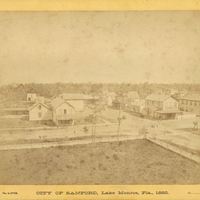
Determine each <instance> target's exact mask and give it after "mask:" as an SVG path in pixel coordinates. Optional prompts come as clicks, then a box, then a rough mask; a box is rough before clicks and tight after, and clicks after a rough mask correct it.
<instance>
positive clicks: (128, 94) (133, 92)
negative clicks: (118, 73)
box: [127, 91, 139, 99]
mask: <svg viewBox="0 0 200 200" xmlns="http://www.w3.org/2000/svg"><path fill="white" fill-rule="evenodd" d="M127 96H128V97H129V98H134V99H139V94H138V92H137V91H130V92H128V93H127Z"/></svg>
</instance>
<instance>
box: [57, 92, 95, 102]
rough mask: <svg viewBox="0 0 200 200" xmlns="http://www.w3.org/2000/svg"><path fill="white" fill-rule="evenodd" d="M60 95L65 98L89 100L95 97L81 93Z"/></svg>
mask: <svg viewBox="0 0 200 200" xmlns="http://www.w3.org/2000/svg"><path fill="white" fill-rule="evenodd" d="M59 97H62V98H63V99H65V100H89V99H94V97H92V96H90V95H86V94H81V93H63V94H60V95H59Z"/></svg>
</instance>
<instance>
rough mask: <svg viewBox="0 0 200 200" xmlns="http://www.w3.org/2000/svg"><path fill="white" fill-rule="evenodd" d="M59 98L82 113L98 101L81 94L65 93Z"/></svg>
mask: <svg viewBox="0 0 200 200" xmlns="http://www.w3.org/2000/svg"><path fill="white" fill-rule="evenodd" d="M58 97H59V98H61V99H64V100H65V101H67V102H68V103H69V104H70V105H72V106H73V107H74V109H75V110H76V111H82V110H83V109H84V107H85V105H87V104H88V103H91V102H93V101H95V100H96V98H95V97H92V96H90V95H86V94H80V93H64V94H60V95H59V96H58Z"/></svg>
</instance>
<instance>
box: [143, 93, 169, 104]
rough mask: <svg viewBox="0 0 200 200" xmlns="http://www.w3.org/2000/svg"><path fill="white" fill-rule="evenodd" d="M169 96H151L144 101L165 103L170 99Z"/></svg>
mask: <svg viewBox="0 0 200 200" xmlns="http://www.w3.org/2000/svg"><path fill="white" fill-rule="evenodd" d="M170 97H171V96H169V95H163V94H151V95H149V96H147V97H146V100H151V101H161V102H162V101H165V100H166V99H168V98H170Z"/></svg>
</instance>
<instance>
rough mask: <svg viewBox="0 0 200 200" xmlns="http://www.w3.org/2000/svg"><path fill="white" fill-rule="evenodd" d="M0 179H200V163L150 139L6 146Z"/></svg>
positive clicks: (99, 181)
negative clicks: (30, 146)
mask: <svg viewBox="0 0 200 200" xmlns="http://www.w3.org/2000/svg"><path fill="white" fill-rule="evenodd" d="M0 157H1V164H0V184H197V183H198V184H199V183H200V173H199V171H200V165H198V164H196V163H194V162H192V161H190V160H188V159H185V158H183V157H181V156H179V155H178V154H175V153H173V152H171V151H168V150H166V149H163V148H162V147H160V146H158V145H155V144H153V143H151V142H149V141H147V140H135V141H127V142H122V143H121V144H120V145H119V144H118V143H117V142H113V143H99V144H93V145H92V144H90V145H77V146H66V147H56V148H55V147H54V148H47V149H29V150H9V151H0Z"/></svg>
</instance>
